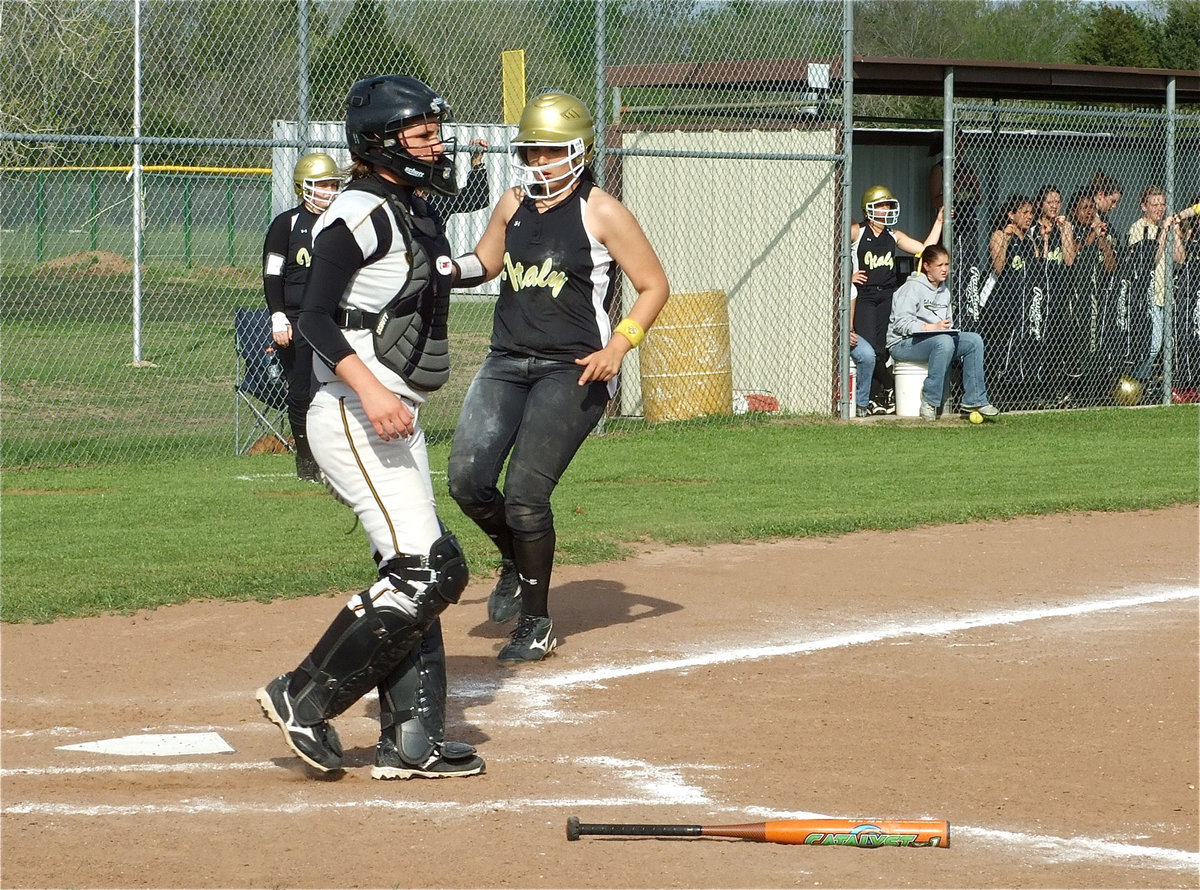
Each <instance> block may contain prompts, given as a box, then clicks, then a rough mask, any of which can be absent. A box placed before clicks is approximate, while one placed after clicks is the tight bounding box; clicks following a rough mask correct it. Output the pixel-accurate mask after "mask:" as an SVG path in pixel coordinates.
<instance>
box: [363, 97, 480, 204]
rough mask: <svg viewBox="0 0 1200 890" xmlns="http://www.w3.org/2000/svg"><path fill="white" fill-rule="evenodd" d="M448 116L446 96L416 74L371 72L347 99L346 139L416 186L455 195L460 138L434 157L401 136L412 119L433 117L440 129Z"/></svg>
mask: <svg viewBox="0 0 1200 890" xmlns="http://www.w3.org/2000/svg"><path fill="white" fill-rule="evenodd" d="M447 120H450V106H449V105H448V104H447V103H446V100H445V99H443V98H442V97H441V96H439V95H438V94H437V93H435V92H434V91H433V90H431V89H430V88H429V87H428V86H426V85H425V84H423V83H422V82H421V81H419V80H417V79H416V78H415V77H405V76H403V75H400V74H382V75H379V76H376V77H367V78H364V79H363V80H360V81H358V82H357V83H356V84H354V86H352V87H350V95H349V96H348V97H347V99H346V143H347V145H348V146H349V148H350V154H352V155H354V157H356V158H359V159H360V160H363V161H366V162H367V163H369V164H378V165H380V166H381V167H385V168H387V169H388V170H390V171H392V172H393V173H395V174H396V175H397V176H399V177H400V179H401V180H402V181H404V182H406V183H408V184H409V185H411V186H413V187H414V188H420V189H432V190H433V191H435V192H440V193H441V194H443V195H456V194H458V180H457V179H455V176H454V152H455V150H456V148H457V146H456V141H455V140H453V139H449V140H443V144H444V145H445V151H446V153H445V154H444V155H442V156H441V157H440V158H438V160H436V161H432V162H431V161H424V160H421V159H420V158H417V157H414V156H413V155H411V154H409V153H408V150H407V149H405V147H404V146H403V145H401V144H400V139H399V135H400V131H401V130H402V129H404V128H405V127H406V126H411V125H412V124H413V123H416V122H421V121H424V122H430V121H433V122H436V123H437V125H438V127H439V130H440V127H441V125H442V124H443V123H445V122H446V121H447Z"/></svg>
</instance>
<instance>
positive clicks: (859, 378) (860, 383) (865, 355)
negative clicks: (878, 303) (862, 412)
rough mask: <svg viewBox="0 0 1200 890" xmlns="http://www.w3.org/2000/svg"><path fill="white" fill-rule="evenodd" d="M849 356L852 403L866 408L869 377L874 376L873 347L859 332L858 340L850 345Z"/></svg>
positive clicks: (869, 394) (869, 387) (869, 389)
mask: <svg viewBox="0 0 1200 890" xmlns="http://www.w3.org/2000/svg"><path fill="white" fill-rule="evenodd" d="M850 358H852V359H854V404H855V405H856V406H858V407H859V408H866V407H867V406H868V405H869V404H870V403H871V378H872V377H874V376H875V347H874V346H872V345H871V344H870V343H868V342H867V341H866V339H865V338H864V337H863V335H862V334H859V335H858V342H857V343H855V344H854V345H853V346H851V347H850Z"/></svg>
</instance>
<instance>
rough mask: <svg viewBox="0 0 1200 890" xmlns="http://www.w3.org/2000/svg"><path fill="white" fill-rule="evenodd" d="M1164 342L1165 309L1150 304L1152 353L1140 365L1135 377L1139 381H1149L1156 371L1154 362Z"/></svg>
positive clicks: (1134, 373) (1134, 374)
mask: <svg viewBox="0 0 1200 890" xmlns="http://www.w3.org/2000/svg"><path fill="white" fill-rule="evenodd" d="M1162 342H1163V307H1162V306H1157V305H1155V304H1154V303H1151V304H1150V352H1149V353H1147V355H1146V357H1145V358H1143V359H1142V360H1141V362H1140V363H1138V366H1137V367H1136V368H1135V369H1134V371H1133V376H1134V377H1136V378H1137V379H1138V380H1141V381H1143V382H1144V381H1147V380H1149V379H1150V374H1151V373H1152V372H1153V371H1154V360H1155V359H1156V358H1158V353H1159V350H1160V349H1162Z"/></svg>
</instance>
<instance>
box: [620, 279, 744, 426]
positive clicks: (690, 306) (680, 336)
mask: <svg viewBox="0 0 1200 890" xmlns="http://www.w3.org/2000/svg"><path fill="white" fill-rule="evenodd" d="M639 361H640V365H641V373H642V410H643V413H644V414H645V417H646V420H648V421H650V422H651V423H658V422H660V421H664V420H686V419H687V418H689V417H700V416H702V415H706V414H732V413H733V369H732V366H731V365H730V361H729V305H728V301H727V300H726V299H725V291H723V290H712V291H703V292H701V293H695V294H672V295H671V298H670V299H669V300H668V301H667V305H666V306H665V307H663V310H662V312H660V313H659V316H658V319H657V320H656V321H655V322H654V326H653V327H651V328H650V330H649V331H648V332H647V334H646V340H645V342H644V343H643V344H642V348H641V354H640V356H639Z"/></svg>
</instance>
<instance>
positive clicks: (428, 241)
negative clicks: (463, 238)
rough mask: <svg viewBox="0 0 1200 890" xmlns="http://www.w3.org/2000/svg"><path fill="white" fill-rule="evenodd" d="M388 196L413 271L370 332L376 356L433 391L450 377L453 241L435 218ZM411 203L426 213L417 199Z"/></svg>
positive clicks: (413, 382)
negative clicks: (448, 325)
mask: <svg viewBox="0 0 1200 890" xmlns="http://www.w3.org/2000/svg"><path fill="white" fill-rule="evenodd" d="M387 198H388V203H389V204H390V205H391V207H392V212H393V213H394V214H395V217H396V225H397V227H398V228H399V230H400V234H401V235H402V236H403V237H404V245H405V248H406V249H407V251H408V256H409V273H408V281H407V282H406V283H405V285H404V287H402V288H401V289H400V293H398V294H397V295H396V296H395V297H394V298H393V299H392V301H391V302H390V303H388V304H387V306H386V307H384V309H383V311H382V312H380V313H379V318H378V319H377V321H376V322H375V326H374V328H373V329H372V333H373V335H374V343H375V355H376V356H377V357H378V359H379V360H380V361H381V362H382V363H383V364H384V365H385V366H386V367H388V368H390V369H391V370H393V371H395V372H396V373H397V374H399V375H400V376H401V377H403V378H404V380H405V381H406V382H407V383H408V384H409V385H410V386H412V387H414V388H416V389H420V390H424V391H425V392H433V391H434V390H436V389H440V388H441V387H442V386H443V385H444V384H445V383H446V381H447V380H449V379H450V340H449V331H448V330H447V321H448V318H449V315H450V278H451V274H452V272H453V269H454V264H453V263H452V262H451V260H450V242H449V241H448V240H447V239H446V236H445V234H444V233H443V232H442V231H441V227H440V226H439V224H438V222H437V220H436V218H435V217H432V216H426V215H423V214H420V213H412V212H411V211H410V210H409V209H408V208H407V207H405V206H404V204H403V203H401V202H400V200H399V199H397V198H396V197H395V196H394V195H388V196H387ZM413 205H414V209H415V210H418V211H419V210H422V209H425V210H427V209H428V205H426V204H425V202H424V201H423V200H422V199H420V198H417V197H415V196H414V198H413Z"/></svg>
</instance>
